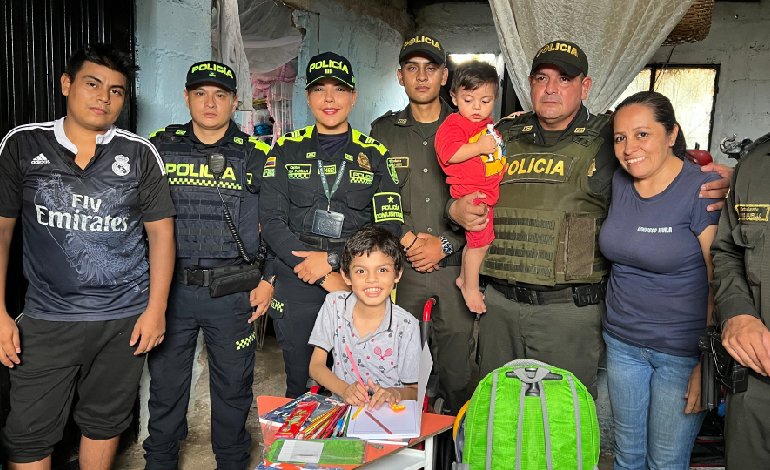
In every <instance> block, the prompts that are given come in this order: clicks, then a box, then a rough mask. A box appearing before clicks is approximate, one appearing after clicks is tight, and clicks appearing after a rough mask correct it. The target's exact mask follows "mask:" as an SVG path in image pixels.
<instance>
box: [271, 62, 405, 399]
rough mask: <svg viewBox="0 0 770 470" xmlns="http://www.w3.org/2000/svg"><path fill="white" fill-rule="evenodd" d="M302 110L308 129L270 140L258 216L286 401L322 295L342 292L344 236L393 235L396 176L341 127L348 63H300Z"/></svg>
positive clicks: (349, 100)
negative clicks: (268, 255) (270, 265)
mask: <svg viewBox="0 0 770 470" xmlns="http://www.w3.org/2000/svg"><path fill="white" fill-rule="evenodd" d="M306 78H307V85H306V87H305V89H306V93H307V103H308V106H309V107H310V110H311V112H312V113H313V116H314V117H315V124H314V125H310V126H307V127H304V128H301V129H297V130H295V131H294V132H290V133H288V134H286V135H284V136H282V137H281V138H279V139H278V141H277V142H276V144H275V146H274V147H273V149H272V150H271V151H270V153H269V155H268V158H267V161H266V162H265V166H264V170H263V173H262V177H263V191H262V201H261V202H262V204H261V206H260V218H261V219H262V227H263V231H264V237H265V241H267V244H268V245H269V247H270V249H271V250H272V251H274V252H275V254H276V257H277V259H276V262H275V271H276V275H277V278H276V285H275V295H274V297H273V300H272V302H271V305H270V310H269V314H270V317H271V318H272V319H273V326H274V327H275V332H276V336H277V338H278V343H279V344H280V345H281V349H283V358H284V363H285V368H286V396H287V397H297V396H299V395H301V394H302V393H304V392H305V391H306V390H307V381H308V368H309V365H310V355H311V353H312V351H313V348H312V347H310V346H308V339H309V338H310V332H311V331H312V329H313V325H314V324H315V319H316V316H317V315H318V310H319V309H320V308H321V305H322V304H323V301H324V298H325V297H326V294H327V292H334V291H338V290H349V289H348V287H347V286H346V285H345V282H344V281H343V279H342V276H341V275H340V273H339V268H340V255H341V252H342V248H343V246H344V244H345V241H346V240H347V238H348V237H349V236H350V235H352V234H353V233H355V232H356V231H357V230H358V229H360V228H362V227H363V226H364V225H367V224H371V223H376V224H379V225H382V226H383V227H384V228H386V229H387V230H389V231H390V232H392V233H394V234H396V235H400V233H401V223H402V222H403V221H404V218H403V214H402V211H401V196H400V194H399V192H398V175H397V173H396V168H395V166H394V165H393V163H392V161H391V160H389V156H390V154H389V153H388V151H387V149H386V148H385V146H383V145H382V144H381V143H379V142H377V141H376V140H374V139H373V138H371V137H369V136H367V135H364V134H362V133H361V132H359V131H357V130H356V129H353V128H352V127H351V126H350V124H349V123H348V116H349V115H350V112H351V110H352V109H353V105H354V104H355V102H356V98H357V92H356V81H355V77H354V75H353V68H352V66H351V64H350V62H349V61H348V60H347V59H346V58H344V57H342V56H340V55H337V54H334V53H332V52H325V53H323V54H320V55H317V56H315V57H313V58H311V59H310V61H309V62H308V65H307V69H306Z"/></svg>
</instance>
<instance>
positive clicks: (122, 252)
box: [0, 118, 174, 321]
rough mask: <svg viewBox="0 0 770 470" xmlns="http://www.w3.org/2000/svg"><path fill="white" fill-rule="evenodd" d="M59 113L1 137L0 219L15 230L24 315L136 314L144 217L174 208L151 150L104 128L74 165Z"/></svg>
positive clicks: (143, 274)
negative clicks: (87, 155)
mask: <svg viewBox="0 0 770 470" xmlns="http://www.w3.org/2000/svg"><path fill="white" fill-rule="evenodd" d="M63 123H64V118H62V119H59V120H57V121H54V122H48V123H38V124H26V125H23V126H19V127H17V128H15V129H13V130H11V131H10V132H9V133H8V134H7V135H6V136H5V138H4V139H3V140H2V142H0V180H1V181H3V184H2V185H0V216H2V217H9V218H19V214H21V216H20V218H21V224H22V233H23V235H24V246H23V253H24V261H23V265H24V275H25V277H26V278H27V280H28V281H29V288H28V289H27V296H26V302H25V307H24V313H25V314H26V315H29V316H30V317H33V318H39V319H45V320H57V321H81V320H87V321H91V320H111V319H117V318H125V317H129V316H132V315H136V314H138V313H141V312H142V311H143V310H144V308H145V307H146V305H147V301H148V299H149V263H148V260H147V245H146V241H145V236H144V226H143V223H144V222H152V221H155V220H160V219H163V218H167V217H171V216H173V215H174V206H173V203H172V201H171V197H170V194H169V188H168V182H167V181H166V178H165V176H164V172H163V165H162V163H161V161H160V157H159V156H158V152H157V151H156V150H155V148H154V147H153V146H152V145H151V144H150V143H149V142H148V141H147V140H146V139H143V138H141V137H139V136H137V135H135V134H132V133H130V132H128V131H124V130H122V129H118V128H116V127H112V128H111V129H110V130H109V131H107V132H106V133H104V134H102V135H100V136H98V137H97V141H96V144H97V145H96V153H95V154H94V157H93V158H92V159H91V161H90V162H89V163H88V165H87V166H86V167H85V168H84V169H81V168H80V167H78V166H77V165H76V164H75V155H76V153H77V148H76V147H75V146H74V144H73V143H72V142H71V141H70V140H69V139H68V138H67V136H66V135H65V134H64V128H63Z"/></svg>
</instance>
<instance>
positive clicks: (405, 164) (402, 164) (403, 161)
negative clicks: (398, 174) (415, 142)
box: [388, 157, 409, 168]
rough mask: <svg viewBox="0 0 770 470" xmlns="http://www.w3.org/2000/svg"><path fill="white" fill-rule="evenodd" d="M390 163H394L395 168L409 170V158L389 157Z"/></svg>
mask: <svg viewBox="0 0 770 470" xmlns="http://www.w3.org/2000/svg"><path fill="white" fill-rule="evenodd" d="M388 161H389V162H392V163H391V164H392V165H393V168H409V157H389V158H388Z"/></svg>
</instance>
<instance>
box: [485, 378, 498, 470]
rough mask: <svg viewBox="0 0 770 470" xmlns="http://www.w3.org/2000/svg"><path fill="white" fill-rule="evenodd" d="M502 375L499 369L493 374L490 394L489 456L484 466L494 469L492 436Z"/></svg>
mask: <svg viewBox="0 0 770 470" xmlns="http://www.w3.org/2000/svg"><path fill="white" fill-rule="evenodd" d="M499 375H500V371H499V369H498V370H496V371H495V375H493V376H492V392H491V394H490V396H489V418H488V420H487V457H486V464H485V466H484V468H485V469H486V470H492V436H493V435H494V433H495V432H494V431H495V401H496V398H497V379H498V376H499Z"/></svg>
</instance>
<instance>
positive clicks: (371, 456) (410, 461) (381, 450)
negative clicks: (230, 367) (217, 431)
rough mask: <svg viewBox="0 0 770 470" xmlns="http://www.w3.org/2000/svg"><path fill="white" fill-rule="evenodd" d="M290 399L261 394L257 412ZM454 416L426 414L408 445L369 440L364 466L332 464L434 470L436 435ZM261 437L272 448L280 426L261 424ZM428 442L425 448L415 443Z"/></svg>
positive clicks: (380, 469)
mask: <svg viewBox="0 0 770 470" xmlns="http://www.w3.org/2000/svg"><path fill="white" fill-rule="evenodd" d="M289 401H291V400H290V399H288V398H283V397H270V396H259V397H257V411H259V414H260V415H263V414H265V413H268V412H270V411H272V410H274V409H276V408H278V407H279V406H282V405H285V404H286V403H288V402H289ZM454 419H455V417H454V416H447V415H437V414H433V413H423V414H422V422H421V427H420V436H419V437H416V438H414V439H412V440H410V441H409V444H408V445H406V446H399V445H389V444H384V445H372V444H369V443H367V444H366V447H365V449H364V463H363V464H362V465H333V467H335V468H345V469H352V468H366V469H367V470H392V469H396V468H398V469H404V470H411V469H414V470H417V469H419V468H425V470H432V469H433V437H434V436H436V435H438V434H441V433H442V432H445V431H447V430H449V429H451V428H452V425H453V424H454ZM260 427H261V428H262V439H263V441H264V443H265V447H266V448H267V447H269V446H270V445H271V444H272V443H273V441H275V433H276V432H277V431H278V427H277V426H272V425H269V424H264V423H260ZM421 442H425V446H424V450H420V449H416V448H415V446H416V445H417V444H419V443H421Z"/></svg>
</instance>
